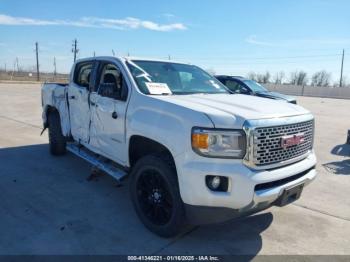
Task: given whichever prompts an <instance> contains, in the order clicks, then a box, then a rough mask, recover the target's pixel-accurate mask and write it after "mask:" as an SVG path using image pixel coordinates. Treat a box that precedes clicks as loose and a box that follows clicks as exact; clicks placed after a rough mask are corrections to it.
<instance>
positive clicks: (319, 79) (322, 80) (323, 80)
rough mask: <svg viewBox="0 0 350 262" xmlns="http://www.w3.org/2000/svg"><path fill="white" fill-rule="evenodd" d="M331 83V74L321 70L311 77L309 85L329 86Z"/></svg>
mask: <svg viewBox="0 0 350 262" xmlns="http://www.w3.org/2000/svg"><path fill="white" fill-rule="evenodd" d="M330 82H331V73H329V72H327V71H325V70H322V71H319V72H316V73H315V74H313V75H312V79H311V85H313V86H329V84H330Z"/></svg>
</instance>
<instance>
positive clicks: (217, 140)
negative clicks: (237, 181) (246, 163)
mask: <svg viewBox="0 0 350 262" xmlns="http://www.w3.org/2000/svg"><path fill="white" fill-rule="evenodd" d="M192 148H193V150H194V151H195V152H196V153H198V154H199V155H203V156H207V157H221V158H241V159H242V158H243V157H244V155H245V148H246V137H245V133H244V131H243V130H228V129H205V128H197V127H196V128H193V129H192Z"/></svg>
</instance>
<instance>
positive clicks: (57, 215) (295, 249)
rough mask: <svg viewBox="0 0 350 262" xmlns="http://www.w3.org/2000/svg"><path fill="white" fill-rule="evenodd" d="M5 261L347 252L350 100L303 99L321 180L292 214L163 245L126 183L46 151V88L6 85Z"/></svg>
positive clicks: (0, 154) (0, 158) (0, 228)
mask: <svg viewBox="0 0 350 262" xmlns="http://www.w3.org/2000/svg"><path fill="white" fill-rule="evenodd" d="M0 101H1V102H0V104H1V111H0V134H1V136H0V177H1V182H0V199H1V202H0V232H1V233H0V254H249V255H252V256H255V255H257V254H348V255H350V197H349V192H350V148H349V147H348V146H345V145H343V144H344V143H345V140H346V132H347V130H348V129H350V121H349V119H350V118H349V109H350V100H342V99H326V98H309V97H298V102H299V103H300V104H301V105H303V106H304V107H306V108H308V109H309V110H310V111H311V112H313V113H314V115H315V117H316V138H315V149H316V153H317V156H318V166H317V170H318V173H319V175H318V178H317V179H316V181H315V182H314V183H312V184H311V185H310V186H309V187H307V188H306V189H305V191H304V193H303V196H302V198H301V199H300V200H299V201H297V202H296V203H295V204H291V205H289V206H287V207H284V208H278V207H274V208H271V209H268V210H267V211H265V212H262V213H259V214H257V215H254V216H251V217H248V218H244V219H240V220H237V221H232V222H229V223H226V224H223V225H212V226H201V227H195V228H190V229H188V231H186V232H184V234H182V235H181V236H179V237H177V238H173V239H162V238H159V237H157V236H155V235H153V234H152V233H150V232H149V231H147V230H146V229H145V228H144V226H143V225H142V224H141V222H140V221H139V220H138V218H137V216H136V214H135V212H134V210H133V208H132V205H131V202H130V200H129V195H128V187H127V181H126V183H125V184H124V185H123V186H122V187H116V184H115V182H114V181H113V179H112V178H110V177H108V176H104V177H100V178H98V179H97V180H93V181H87V180H86V179H87V177H88V176H89V174H90V167H89V164H87V163H86V162H84V161H83V160H81V159H79V158H77V157H75V156H73V155H72V154H67V155H65V156H63V157H52V156H51V155H50V154H49V153H48V144H47V141H48V139H47V133H45V134H44V135H43V136H40V135H39V134H40V131H41V102H40V86H39V85H33V84H32V85H29V84H28V85H24V84H0Z"/></svg>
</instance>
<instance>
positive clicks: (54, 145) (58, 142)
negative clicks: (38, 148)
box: [48, 111, 66, 156]
mask: <svg viewBox="0 0 350 262" xmlns="http://www.w3.org/2000/svg"><path fill="white" fill-rule="evenodd" d="M48 122H49V143H50V153H51V154H52V155H55V156H59V155H63V154H65V153H66V138H65V137H64V136H63V134H62V129H61V119H60V116H59V114H58V113H57V112H55V111H54V112H50V113H49V116H48Z"/></svg>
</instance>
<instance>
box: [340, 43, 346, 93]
mask: <svg viewBox="0 0 350 262" xmlns="http://www.w3.org/2000/svg"><path fill="white" fill-rule="evenodd" d="M344 53H345V51H344V49H343V55H342V59H341V69H340V81H339V87H342V86H343V66H344Z"/></svg>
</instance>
